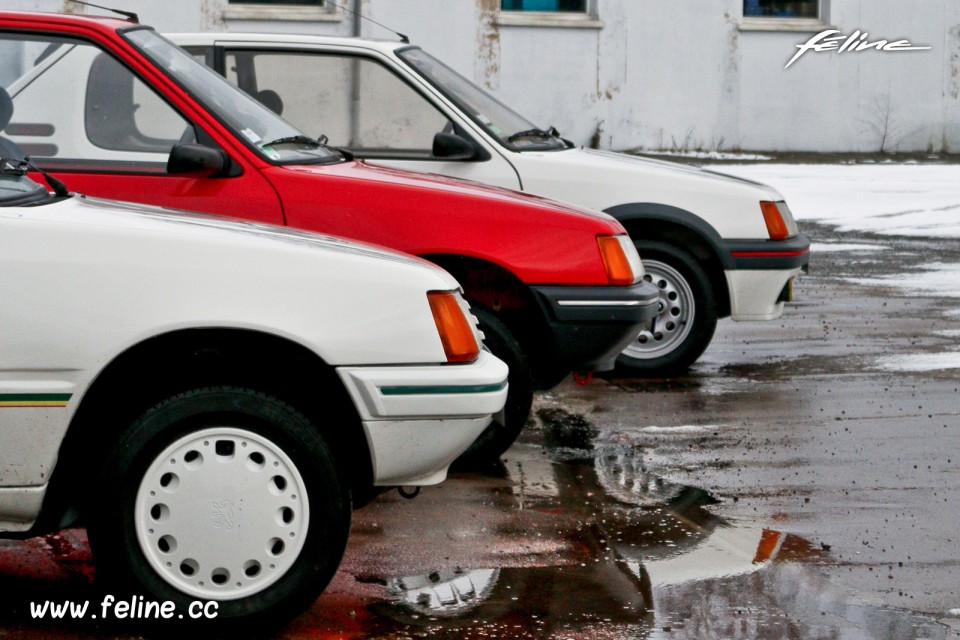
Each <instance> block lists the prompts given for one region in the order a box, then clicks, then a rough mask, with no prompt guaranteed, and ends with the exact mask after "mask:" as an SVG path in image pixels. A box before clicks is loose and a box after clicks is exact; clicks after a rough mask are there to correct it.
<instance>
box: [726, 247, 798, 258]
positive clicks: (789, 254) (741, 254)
mask: <svg viewBox="0 0 960 640" xmlns="http://www.w3.org/2000/svg"><path fill="white" fill-rule="evenodd" d="M806 253H810V249H802V250H801V251H732V252H731V253H730V255H732V256H733V257H734V258H795V257H797V256H802V255H804V254H806Z"/></svg>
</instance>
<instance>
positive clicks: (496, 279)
mask: <svg viewBox="0 0 960 640" xmlns="http://www.w3.org/2000/svg"><path fill="white" fill-rule="evenodd" d="M420 257H421V258H423V259H424V260H429V261H430V262H432V263H434V264H436V265H438V266H439V267H441V268H443V269H445V270H446V271H447V272H449V273H450V274H451V275H452V276H453V277H454V278H456V279H457V281H458V282H459V283H460V286H461V287H463V292H464V297H465V298H467V300H469V301H470V303H471V304H477V305H479V306H481V307H484V308H486V309H488V310H489V311H491V312H492V313H494V314H495V315H496V317H497V318H499V319H500V321H501V322H503V323H504V324H505V325H506V326H507V327H508V328H509V329H510V331H511V332H512V333H513V334H514V337H515V338H516V339H517V342H519V343H520V345H521V347H522V348H523V351H524V354H525V355H526V357H527V362H528V363H529V364H530V366H531V368H532V370H533V375H534V384H535V386H536V387H537V388H549V387H552V386H554V384H555V382H556V381H555V378H556V372H555V371H554V367H553V363H552V360H553V357H552V354H553V353H555V349H554V346H553V345H546V344H544V340H543V339H542V338H543V336H547V335H551V334H550V332H549V330H548V327H547V325H546V321H545V319H544V317H543V310H542V308H541V306H540V304H539V303H538V302H537V300H536V298H535V297H534V295H533V292H532V291H531V290H530V287H528V286H527V285H526V283H524V282H523V281H522V280H520V278H518V277H517V276H516V275H514V274H513V273H512V272H511V271H509V270H508V269H506V268H504V267H502V266H500V265H498V264H495V263H493V262H489V261H486V260H483V259H481V258H474V257H470V256H462V255H458V254H424V255H421V256H420ZM549 380H553V384H551V383H550V382H548V381H549Z"/></svg>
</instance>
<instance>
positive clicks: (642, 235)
mask: <svg viewBox="0 0 960 640" xmlns="http://www.w3.org/2000/svg"><path fill="white" fill-rule="evenodd" d="M604 213H607V214H609V215H611V216H613V217H614V218H616V219H617V221H618V222H620V224H622V225H623V227H624V228H625V229H626V230H627V233H629V234H630V237H631V238H633V239H634V240H659V241H662V242H669V243H671V244H674V245H676V246H678V247H680V248H682V249H684V250H686V251H688V252H689V253H691V254H692V255H693V256H694V257H695V258H696V259H697V260H699V261H701V262H706V264H707V265H708V266H709V268H708V269H706V272H707V277H709V278H710V283H711V285H712V286H713V291H714V294H715V296H716V300H717V315H718V316H719V317H721V318H724V317H727V316H729V315H730V288H729V286H728V285H727V279H726V277H725V275H724V271H725V270H727V269H733V268H734V264H733V258H732V256H731V255H730V252H729V251H726V250H725V249H724V244H723V238H722V237H721V236H720V234H719V232H717V230H716V229H715V228H714V227H713V226H712V225H710V224H709V223H708V222H706V221H705V220H704V219H703V218H701V217H700V216H698V215H696V214H694V213H691V212H689V211H686V210H684V209H680V208H678V207H673V206H670V205H665V204H659V203H653V202H637V203H630V204H621V205H617V206H614V207H610V208H608V209H606V210H605V211H604ZM640 257H641V258H642V257H643V255H642V254H641V256H640Z"/></svg>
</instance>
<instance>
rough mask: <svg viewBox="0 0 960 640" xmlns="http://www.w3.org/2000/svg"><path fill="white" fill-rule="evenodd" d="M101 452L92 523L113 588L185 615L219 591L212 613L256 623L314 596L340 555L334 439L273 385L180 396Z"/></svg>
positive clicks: (345, 527) (240, 623)
mask: <svg viewBox="0 0 960 640" xmlns="http://www.w3.org/2000/svg"><path fill="white" fill-rule="evenodd" d="M342 426H343V427H344V428H349V427H350V426H351V425H342ZM99 464H100V467H99V478H98V480H97V483H96V487H95V490H94V491H92V492H90V502H89V503H88V504H87V505H86V508H87V509H88V526H87V529H88V531H89V534H90V546H91V548H92V550H93V555H94V560H95V562H96V567H97V582H98V584H99V588H100V589H102V590H103V592H104V593H108V594H113V595H115V596H117V599H118V600H119V599H121V598H122V597H136V596H143V597H144V598H145V599H148V600H153V601H157V602H165V601H171V602H173V603H174V606H175V607H176V611H177V614H178V615H177V616H175V619H177V620H180V619H184V621H189V622H190V623H191V624H194V623H198V622H200V621H198V620H191V619H190V616H181V615H179V614H186V613H188V611H187V609H188V607H189V606H190V605H191V604H192V603H193V602H194V601H217V603H218V607H217V615H216V618H215V619H211V620H206V621H204V624H207V625H209V626H211V627H216V628H217V629H220V630H222V631H224V632H226V631H231V632H235V631H240V632H242V633H243V634H245V637H248V636H249V634H250V633H253V632H260V631H265V630H268V629H273V628H276V627H277V626H279V625H282V624H283V623H284V622H286V621H288V620H289V619H290V618H292V617H293V616H296V615H297V614H299V613H300V612H302V611H303V610H304V609H306V608H307V607H308V606H310V604H312V603H313V602H314V601H315V600H316V599H317V597H318V596H319V595H320V593H322V592H323V589H324V588H325V587H326V586H327V584H328V583H329V582H330V579H331V578H332V577H333V575H334V573H335V572H336V570H337V566H338V565H339V564H340V560H341V558H342V557H343V552H344V549H345V547H346V542H347V536H348V535H349V532H350V513H351V508H350V491H349V487H348V486H347V485H346V483H344V482H343V480H342V474H341V471H340V466H339V465H338V464H337V462H336V460H335V458H334V451H333V449H331V447H330V446H329V445H328V444H327V442H326V440H325V439H324V437H323V436H322V435H321V433H320V431H319V429H318V428H317V426H316V425H315V424H314V423H313V422H312V421H311V420H310V419H309V418H308V417H307V416H305V415H304V414H302V413H300V412H299V411H297V409H295V408H294V407H292V406H290V405H288V404H286V403H284V402H283V401H282V400H280V399H278V398H277V397H275V396H271V395H269V394H265V393H261V392H259V391H256V390H253V389H247V388H241V387H229V386H223V387H207V388H198V389H193V390H190V391H185V392H183V393H180V394H178V395H175V396H172V397H170V398H167V399H166V400H163V401H162V402H160V403H158V404H157V405H155V406H154V407H152V408H150V409H148V410H147V411H145V412H144V413H143V414H142V415H141V416H140V417H138V418H136V419H135V420H133V422H132V423H131V424H130V425H129V427H127V428H126V430H125V431H123V433H121V434H120V435H119V436H118V441H117V442H116V444H115V445H114V447H113V448H112V449H111V450H109V451H106V452H104V454H103V457H102V459H101V460H100V463H99ZM168 622H169V621H168Z"/></svg>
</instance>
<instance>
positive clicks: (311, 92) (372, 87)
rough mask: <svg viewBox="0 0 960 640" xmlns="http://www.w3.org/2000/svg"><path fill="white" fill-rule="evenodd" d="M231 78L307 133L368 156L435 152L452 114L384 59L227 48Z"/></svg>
mask: <svg viewBox="0 0 960 640" xmlns="http://www.w3.org/2000/svg"><path fill="white" fill-rule="evenodd" d="M225 70H226V78H227V80H229V81H230V82H232V83H234V84H236V85H238V86H239V87H240V88H242V89H244V90H245V91H247V92H248V93H250V94H251V95H252V96H253V97H255V98H257V99H258V100H260V101H261V102H262V103H263V104H265V105H267V106H269V107H270V108H272V109H274V111H277V112H278V113H280V115H282V116H283V118H284V119H285V120H287V121H288V122H290V123H291V124H293V125H294V126H296V127H297V128H298V129H301V130H303V131H306V132H308V133H309V134H310V135H314V136H320V135H325V136H327V138H328V139H329V140H330V144H332V145H334V146H339V147H346V148H348V149H351V150H353V151H355V152H357V153H360V154H362V155H365V156H376V155H381V154H382V155H389V156H397V155H410V156H413V157H430V155H431V153H432V148H433V137H434V135H435V134H437V133H438V132H440V131H443V130H444V128H445V127H448V126H449V121H448V120H447V118H446V117H445V116H444V115H443V114H442V113H441V112H440V111H439V110H438V109H437V108H436V107H434V106H433V105H432V104H431V103H430V102H428V101H427V100H426V99H425V98H424V97H423V96H422V95H421V94H420V93H418V92H417V91H416V90H414V89H413V88H412V87H411V86H410V85H408V84H407V83H406V82H404V81H403V80H401V79H400V78H399V77H397V76H396V75H395V74H393V73H392V72H391V71H390V70H388V69H387V68H385V67H384V66H383V65H381V64H380V63H379V62H376V61H374V60H371V59H368V58H362V57H357V56H338V55H329V54H319V53H304V52H276V51H273V52H265V51H246V50H244V51H241V50H228V51H227V52H226V69H225Z"/></svg>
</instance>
